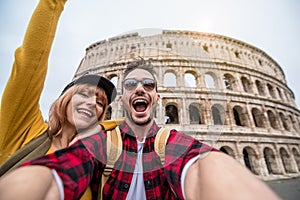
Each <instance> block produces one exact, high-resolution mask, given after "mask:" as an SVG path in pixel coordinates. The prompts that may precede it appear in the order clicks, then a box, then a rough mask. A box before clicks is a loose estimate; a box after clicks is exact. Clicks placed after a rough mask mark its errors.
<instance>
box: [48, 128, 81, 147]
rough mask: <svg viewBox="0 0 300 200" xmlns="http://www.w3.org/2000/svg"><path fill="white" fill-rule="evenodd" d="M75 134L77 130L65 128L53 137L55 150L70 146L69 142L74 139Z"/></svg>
mask: <svg viewBox="0 0 300 200" xmlns="http://www.w3.org/2000/svg"><path fill="white" fill-rule="evenodd" d="M75 135H76V131H75V130H74V129H71V128H64V129H63V130H62V131H61V134H59V135H58V136H54V137H53V139H52V147H53V150H54V151H56V150H59V149H63V148H66V147H68V146H69V143H70V142H71V141H72V139H73V138H74V136H75Z"/></svg>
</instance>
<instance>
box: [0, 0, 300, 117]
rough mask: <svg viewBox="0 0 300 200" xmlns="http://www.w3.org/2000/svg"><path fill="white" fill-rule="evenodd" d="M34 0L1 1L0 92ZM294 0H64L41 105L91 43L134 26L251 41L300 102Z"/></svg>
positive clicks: (299, 35)
mask: <svg viewBox="0 0 300 200" xmlns="http://www.w3.org/2000/svg"><path fill="white" fill-rule="evenodd" d="M37 3H38V0H26V1H24V0H9V1H5V0H0V27H1V29H0V69H1V73H0V94H1V95H2V93H3V90H4V86H5V83H6V81H7V79H8V76H9V74H10V71H11V66H12V63H13V56H14V50H15V49H16V48H17V47H18V46H20V45H21V43H22V39H23V36H24V33H25V30H26V27H27V24H28V22H29V19H30V17H31V14H32V12H33V10H34V8H35V6H36V5H37ZM299 10H300V1H298V0H263V1H262V0H209V1H208V0H184V1H183V0H151V1H150V0H147V1H146V0H68V2H67V3H66V6H65V9H64V11H63V13H62V16H61V18H60V21H59V24H58V29H57V31H56V37H55V40H54V43H53V47H52V52H51V54H50V58H49V68H48V73H47V79H46V82H45V87H44V91H43V93H42V96H41V100H40V106H41V110H42V112H43V115H44V117H45V118H47V117H48V111H49V108H50V105H51V103H52V102H53V101H54V100H55V99H56V98H57V97H58V96H59V94H60V92H61V91H62V89H63V88H64V86H65V85H66V84H67V83H69V82H70V81H71V79H72V77H73V75H74V74H75V71H76V69H77V68H78V66H79V63H80V61H81V59H82V58H83V57H84V55H85V49H86V48H87V47H88V46H89V45H90V44H92V43H95V42H97V41H101V40H104V39H108V38H111V37H114V36H117V35H120V34H123V33H126V32H129V31H133V30H139V29H166V30H188V31H197V32H208V33H214V34H220V35H224V36H227V37H231V38H234V39H237V40H241V41H243V42H245V43H248V44H250V45H252V46H255V47H257V48H259V49H261V50H262V51H264V52H265V53H267V54H268V55H269V56H271V57H272V58H273V59H274V60H275V61H276V62H277V63H278V64H279V65H280V66H281V68H282V69H283V71H284V73H285V78H286V81H287V85H288V87H289V88H290V89H291V90H292V91H293V92H294V95H295V98H296V104H297V107H298V109H299V107H300V87H299V86H300V77H299V75H300V73H299V72H300V69H299V67H300V21H299V19H300V12H299Z"/></svg>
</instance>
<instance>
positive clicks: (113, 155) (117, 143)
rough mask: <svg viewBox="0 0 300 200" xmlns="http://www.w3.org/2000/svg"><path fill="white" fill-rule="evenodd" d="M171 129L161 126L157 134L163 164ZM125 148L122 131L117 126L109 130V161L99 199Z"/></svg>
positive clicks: (103, 174) (103, 176)
mask: <svg viewBox="0 0 300 200" xmlns="http://www.w3.org/2000/svg"><path fill="white" fill-rule="evenodd" d="M169 134H170V130H169V129H165V128H160V129H159V131H158V132H157V134H156V136H155V141H154V150H155V152H156V153H157V155H158V156H159V158H160V162H161V164H162V166H164V164H165V147H166V143H167V140H168V138H169ZM122 150H123V141H122V138H121V132H120V129H119V127H118V126H117V127H116V128H115V129H113V130H111V131H107V163H106V166H105V168H104V171H103V173H102V177H101V186H100V187H99V190H98V199H100V200H101V199H102V191H103V187H104V185H105V183H106V181H107V180H108V178H109V176H110V174H111V172H112V170H113V167H114V165H115V163H116V161H117V160H118V159H119V157H120V155H121V153H122Z"/></svg>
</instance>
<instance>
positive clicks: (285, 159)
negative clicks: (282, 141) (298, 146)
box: [279, 147, 293, 173]
mask: <svg viewBox="0 0 300 200" xmlns="http://www.w3.org/2000/svg"><path fill="white" fill-rule="evenodd" d="M279 152H280V157H281V160H282V164H283V166H284V170H285V172H287V173H290V172H293V168H292V165H291V163H292V162H291V161H290V156H289V155H288V153H287V151H286V150H285V148H283V147H281V148H280V150H279Z"/></svg>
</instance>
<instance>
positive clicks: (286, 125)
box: [279, 113, 290, 131]
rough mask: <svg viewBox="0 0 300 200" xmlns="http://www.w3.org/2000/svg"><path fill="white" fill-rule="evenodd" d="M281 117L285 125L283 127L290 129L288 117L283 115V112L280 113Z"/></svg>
mask: <svg viewBox="0 0 300 200" xmlns="http://www.w3.org/2000/svg"><path fill="white" fill-rule="evenodd" d="M279 117H280V120H281V122H282V125H283V128H284V129H285V130H287V131H289V130H290V127H289V125H288V123H287V119H286V118H285V116H284V115H283V113H279Z"/></svg>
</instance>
